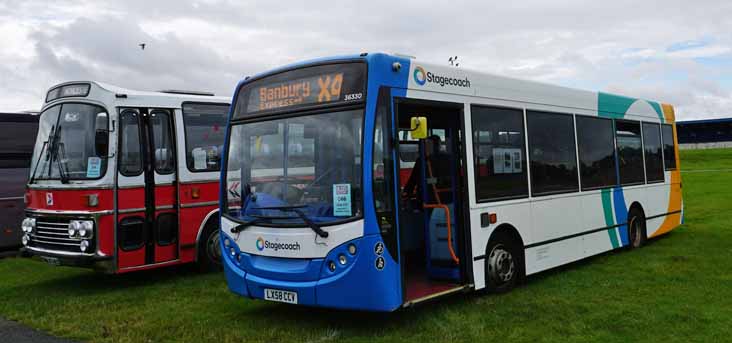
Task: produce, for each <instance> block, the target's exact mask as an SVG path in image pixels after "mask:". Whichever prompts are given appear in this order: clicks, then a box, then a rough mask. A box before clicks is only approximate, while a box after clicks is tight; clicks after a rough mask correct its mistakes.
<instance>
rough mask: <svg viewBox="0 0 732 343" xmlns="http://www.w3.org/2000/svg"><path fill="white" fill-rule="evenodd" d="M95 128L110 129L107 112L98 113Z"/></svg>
mask: <svg viewBox="0 0 732 343" xmlns="http://www.w3.org/2000/svg"><path fill="white" fill-rule="evenodd" d="M94 129H96V130H97V131H99V130H105V131H109V117H108V116H107V113H104V112H101V113H97V118H96V120H95V121H94Z"/></svg>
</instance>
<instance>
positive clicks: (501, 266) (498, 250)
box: [485, 237, 521, 293]
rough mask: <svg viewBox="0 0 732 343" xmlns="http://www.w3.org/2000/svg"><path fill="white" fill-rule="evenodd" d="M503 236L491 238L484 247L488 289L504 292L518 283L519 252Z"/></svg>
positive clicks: (519, 271)
mask: <svg viewBox="0 0 732 343" xmlns="http://www.w3.org/2000/svg"><path fill="white" fill-rule="evenodd" d="M511 243H512V242H511V241H510V240H508V239H505V238H504V237H496V238H495V239H493V240H491V242H490V243H489V244H488V248H487V249H486V255H485V275H486V281H487V282H486V283H487V286H488V289H489V290H490V291H493V292H496V293H504V292H508V291H510V290H511V289H513V288H514V287H515V286H516V284H517V283H518V280H519V277H520V273H521V268H519V261H520V258H519V254H518V251H517V249H516V247H515V245H514V244H511Z"/></svg>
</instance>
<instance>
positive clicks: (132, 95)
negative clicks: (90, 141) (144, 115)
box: [43, 81, 231, 109]
mask: <svg viewBox="0 0 732 343" xmlns="http://www.w3.org/2000/svg"><path fill="white" fill-rule="evenodd" d="M76 84H79V85H82V84H88V85H89V92H88V94H87V95H86V96H66V97H59V98H56V99H53V100H51V101H48V102H46V103H45V105H44V106H43V108H44V109H45V108H46V107H49V106H52V105H55V104H57V103H59V102H68V101H79V100H82V101H83V100H89V101H94V102H101V103H104V104H105V105H107V106H111V107H116V106H122V107H124V106H129V107H161V108H180V107H181V104H182V103H184V102H197V103H220V104H227V105H228V104H230V102H231V98H229V97H223V96H209V95H198V94H182V93H181V91H176V93H170V92H167V93H166V92H162V91H158V92H155V91H141V90H134V89H128V88H123V87H119V86H115V85H111V84H107V83H103V82H98V81H70V82H64V83H60V84H57V85H54V86H53V87H51V88H49V92H50V91H51V90H53V89H56V88H59V87H62V86H68V85H76ZM195 93H199V94H200V93H201V92H195ZM46 94H48V93H46Z"/></svg>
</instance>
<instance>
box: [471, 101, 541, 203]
mask: <svg viewBox="0 0 732 343" xmlns="http://www.w3.org/2000/svg"><path fill="white" fill-rule="evenodd" d="M470 111H471V113H472V115H471V116H472V123H473V149H474V155H475V156H474V158H475V161H473V163H474V166H475V193H476V197H477V198H478V201H479V202H485V201H491V200H502V199H512V198H522V197H527V196H528V194H529V187H528V183H527V176H526V155H525V151H526V150H525V144H524V142H525V138H524V118H523V117H524V116H523V111H522V110H518V109H507V108H493V107H483V106H472V107H471V110H470Z"/></svg>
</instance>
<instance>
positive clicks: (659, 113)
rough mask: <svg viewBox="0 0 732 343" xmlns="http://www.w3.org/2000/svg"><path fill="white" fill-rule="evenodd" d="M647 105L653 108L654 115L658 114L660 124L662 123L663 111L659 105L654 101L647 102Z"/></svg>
mask: <svg viewBox="0 0 732 343" xmlns="http://www.w3.org/2000/svg"><path fill="white" fill-rule="evenodd" d="M648 103H649V104H651V107H653V109H654V110H656V113H657V114H658V119H660V120H661V123H663V122H664V121H665V120H664V117H663V110H662V109H661V105H659V104H658V103H657V102H655V101H649V102H648Z"/></svg>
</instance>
